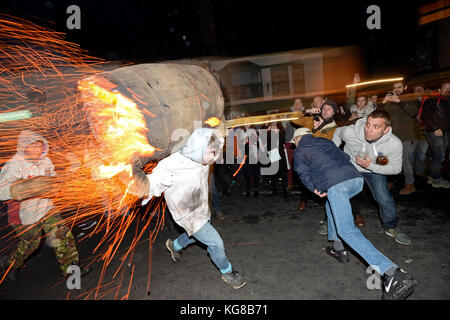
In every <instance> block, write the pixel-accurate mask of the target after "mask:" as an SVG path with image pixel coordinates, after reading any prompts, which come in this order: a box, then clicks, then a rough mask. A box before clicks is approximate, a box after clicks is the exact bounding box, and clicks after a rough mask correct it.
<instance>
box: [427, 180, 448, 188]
mask: <svg viewBox="0 0 450 320" xmlns="http://www.w3.org/2000/svg"><path fill="white" fill-rule="evenodd" d="M431 186H432V187H433V188H447V189H448V188H450V182H448V181H447V180H444V179H442V178H441V179H439V181H436V180H433V182H432V183H431Z"/></svg>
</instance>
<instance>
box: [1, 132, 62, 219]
mask: <svg viewBox="0 0 450 320" xmlns="http://www.w3.org/2000/svg"><path fill="white" fill-rule="evenodd" d="M39 140H40V141H42V142H43V143H44V152H43V153H42V155H41V157H40V159H39V160H38V161H28V160H26V159H25V153H24V151H25V149H26V147H28V146H29V145H30V144H31V143H33V142H35V141H39ZM47 154H48V142H47V140H46V139H44V138H43V137H42V136H41V135H39V134H38V133H35V132H32V131H29V130H24V131H22V132H21V133H20V135H19V139H18V142H17V153H16V154H15V155H14V156H13V157H12V158H11V159H10V160H8V162H7V163H6V164H5V165H4V166H3V168H2V170H1V172H0V200H1V201H6V200H11V199H12V196H11V191H10V186H11V184H13V183H14V182H16V181H18V180H21V179H29V178H33V177H37V176H55V175H56V173H55V170H54V166H53V164H52V161H51V160H50V158H49V157H47ZM53 207H54V206H53V201H52V200H51V199H41V198H31V199H27V200H24V201H21V202H20V209H19V217H20V221H21V223H22V224H23V225H30V224H33V223H36V222H38V221H39V220H40V219H41V218H42V217H43V216H44V215H45V214H46V213H47V212H48V211H50V210H51V209H52V208H53ZM8 214H11V212H8Z"/></svg>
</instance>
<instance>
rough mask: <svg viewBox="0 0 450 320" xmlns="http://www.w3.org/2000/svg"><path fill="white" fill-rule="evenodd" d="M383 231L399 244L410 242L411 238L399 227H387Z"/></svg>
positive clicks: (408, 243)
mask: <svg viewBox="0 0 450 320" xmlns="http://www.w3.org/2000/svg"><path fill="white" fill-rule="evenodd" d="M385 232H386V234H387V235H388V236H391V237H393V238H394V239H395V241H397V242H398V243H400V244H403V245H405V246H407V245H410V244H411V243H412V241H411V239H410V238H409V237H408V236H407V235H406V234H404V233H403V232H401V231H400V230H399V228H395V229H387V230H386V231H385Z"/></svg>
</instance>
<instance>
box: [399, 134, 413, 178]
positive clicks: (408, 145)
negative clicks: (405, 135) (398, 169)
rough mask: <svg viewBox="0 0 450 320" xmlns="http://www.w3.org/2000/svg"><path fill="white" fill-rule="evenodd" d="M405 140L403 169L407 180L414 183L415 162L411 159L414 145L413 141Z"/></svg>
mask: <svg viewBox="0 0 450 320" xmlns="http://www.w3.org/2000/svg"><path fill="white" fill-rule="evenodd" d="M402 142H403V159H402V169H403V174H404V175H405V182H406V183H408V184H414V168H413V162H412V160H411V149H412V146H413V141H402Z"/></svg>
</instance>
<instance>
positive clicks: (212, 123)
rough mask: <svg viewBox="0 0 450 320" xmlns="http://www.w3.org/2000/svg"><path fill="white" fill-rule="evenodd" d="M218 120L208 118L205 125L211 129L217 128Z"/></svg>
mask: <svg viewBox="0 0 450 320" xmlns="http://www.w3.org/2000/svg"><path fill="white" fill-rule="evenodd" d="M220 122H221V121H220V120H219V119H218V118H216V117H211V118H208V119H207V120H206V121H205V123H206V124H207V125H209V126H211V127H213V128H214V127H217V126H218V125H219V124H220Z"/></svg>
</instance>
